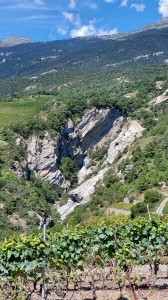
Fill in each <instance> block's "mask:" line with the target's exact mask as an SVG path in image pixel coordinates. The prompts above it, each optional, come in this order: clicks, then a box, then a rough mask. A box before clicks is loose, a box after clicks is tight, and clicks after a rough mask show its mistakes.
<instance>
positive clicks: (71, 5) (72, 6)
mask: <svg viewBox="0 0 168 300" xmlns="http://www.w3.org/2000/svg"><path fill="white" fill-rule="evenodd" d="M69 7H70V8H75V7H76V2H75V0H70V3H69Z"/></svg>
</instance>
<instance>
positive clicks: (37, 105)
mask: <svg viewBox="0 0 168 300" xmlns="http://www.w3.org/2000/svg"><path fill="white" fill-rule="evenodd" d="M43 106H44V101H34V100H31V101H30V100H27V101H16V102H15V101H13V102H0V129H1V128H3V127H5V126H8V125H15V124H16V123H18V122H21V121H24V120H25V118H26V120H28V119H31V118H33V117H35V116H37V115H38V114H39V112H40V111H41V110H42V108H43Z"/></svg>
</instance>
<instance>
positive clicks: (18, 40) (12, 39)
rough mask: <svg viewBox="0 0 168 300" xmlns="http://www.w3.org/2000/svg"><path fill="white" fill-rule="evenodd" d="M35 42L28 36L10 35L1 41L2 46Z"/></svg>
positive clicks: (0, 45)
mask: <svg viewBox="0 0 168 300" xmlns="http://www.w3.org/2000/svg"><path fill="white" fill-rule="evenodd" d="M26 43H33V41H32V40H31V39H29V38H26V37H19V36H8V37H7V38H6V40H3V41H0V47H12V46H15V45H19V44H26Z"/></svg>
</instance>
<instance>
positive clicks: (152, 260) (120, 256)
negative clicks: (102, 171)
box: [0, 218, 168, 300]
mask: <svg viewBox="0 0 168 300" xmlns="http://www.w3.org/2000/svg"><path fill="white" fill-rule="evenodd" d="M167 253H168V224H167V223H166V222H165V221H164V220H163V219H159V218H158V219H156V218H152V220H151V221H147V220H137V221H134V222H128V223H126V224H118V225H105V224H104V223H103V224H101V225H100V226H98V227H94V228H93V227H92V228H91V227H86V228H80V227H78V226H77V227H76V228H71V229H64V230H63V231H62V232H61V233H54V234H53V233H52V234H51V233H50V232H49V233H48V236H47V241H46V242H44V241H43V240H42V236H41V234H39V235H36V236H35V235H34V236H26V235H21V236H19V237H18V238H13V239H10V240H8V241H5V242H2V243H1V244H0V260H1V265H0V282H1V290H3V289H4V290H5V289H7V291H8V296H9V293H10V296H11V299H31V293H30V291H29V290H28V288H27V287H28V286H29V285H30V283H31V284H33V286H34V290H35V289H36V286H37V285H40V284H41V283H42V282H43V275H44V270H45V276H46V278H48V279H49V280H50V281H51V280H52V282H53V287H55V290H56V293H57V295H59V294H60V295H62V297H64V296H65V295H66V293H67V292H68V289H69V284H70V283H73V284H74V289H75V288H76V287H77V285H78V284H79V282H80V276H84V275H83V274H90V275H89V276H90V277H89V276H88V275H86V276H85V278H87V279H86V280H88V282H89V284H90V287H91V290H92V298H93V299H97V298H96V290H95V284H94V283H95V277H96V276H97V273H96V270H98V273H99V276H102V278H103V276H104V275H103V270H104V268H105V267H108V268H109V270H110V271H109V277H110V278H112V279H113V280H115V282H116V283H117V284H118V285H119V287H120V291H121V290H122V288H121V285H122V282H124V280H125V279H127V280H128V282H129V286H130V289H131V291H132V293H133V297H134V299H135V300H136V299H138V298H137V295H136V289H137V285H136V281H137V280H138V279H137V278H138V277H137V276H136V274H134V277H132V275H131V274H132V273H131V270H132V268H133V267H134V266H135V265H136V266H139V265H144V264H149V265H150V266H151V270H152V272H153V281H152V283H151V285H154V284H155V280H156V276H157V270H158V265H159V262H160V259H161V257H166V256H167ZM87 272H88V273H87ZM51 273H52V278H51ZM124 278H125V279H124ZM25 295H26V297H27V298H25ZM5 297H7V296H5V293H3V298H2V297H1V298H2V299H7V298H5Z"/></svg>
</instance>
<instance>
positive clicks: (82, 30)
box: [70, 20, 118, 38]
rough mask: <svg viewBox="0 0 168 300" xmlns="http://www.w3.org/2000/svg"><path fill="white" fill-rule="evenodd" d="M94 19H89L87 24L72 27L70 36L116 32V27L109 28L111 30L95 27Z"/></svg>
mask: <svg viewBox="0 0 168 300" xmlns="http://www.w3.org/2000/svg"><path fill="white" fill-rule="evenodd" d="M94 23H95V20H93V21H90V22H89V25H83V26H81V27H79V28H74V29H72V30H71V32H70V36H71V37H72V38H74V37H78V36H89V35H111V34H116V33H118V30H117V28H114V29H111V30H106V29H105V28H103V27H101V28H96V27H95V25H94Z"/></svg>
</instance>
